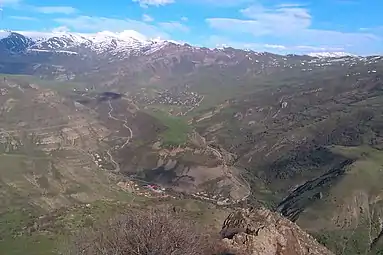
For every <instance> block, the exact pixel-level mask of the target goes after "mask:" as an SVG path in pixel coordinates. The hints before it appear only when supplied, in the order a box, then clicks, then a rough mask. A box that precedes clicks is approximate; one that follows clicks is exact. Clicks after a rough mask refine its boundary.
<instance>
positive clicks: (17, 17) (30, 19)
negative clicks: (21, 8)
mask: <svg viewBox="0 0 383 255" xmlns="http://www.w3.org/2000/svg"><path fill="white" fill-rule="evenodd" d="M10 18H11V19H17V20H25V21H36V20H37V19H36V18H34V17H29V16H10Z"/></svg>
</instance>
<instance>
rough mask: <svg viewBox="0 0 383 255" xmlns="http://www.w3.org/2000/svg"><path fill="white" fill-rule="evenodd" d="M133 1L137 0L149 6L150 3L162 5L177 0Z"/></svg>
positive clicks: (142, 5)
mask: <svg viewBox="0 0 383 255" xmlns="http://www.w3.org/2000/svg"><path fill="white" fill-rule="evenodd" d="M133 2H137V3H139V4H140V6H141V7H144V8H147V7H148V6H150V5H153V6H157V7H158V6H161V5H167V4H172V3H174V2H175V1H174V0H133Z"/></svg>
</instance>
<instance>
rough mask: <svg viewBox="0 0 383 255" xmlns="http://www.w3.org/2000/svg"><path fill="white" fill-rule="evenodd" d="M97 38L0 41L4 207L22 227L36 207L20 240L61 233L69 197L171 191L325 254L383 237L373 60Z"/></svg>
mask: <svg viewBox="0 0 383 255" xmlns="http://www.w3.org/2000/svg"><path fill="white" fill-rule="evenodd" d="M53 40H59V41H62V42H63V43H62V44H61V46H57V47H58V48H52V47H53V46H52V45H56V44H54V43H52V42H53ZM64 42H65V43H64ZM104 43H105V45H109V46H108V47H106V48H102V49H101V48H99V47H98V46H97V45H95V44H94V43H93V42H92V41H89V40H88V39H86V40H85V39H84V38H77V37H75V35H73V36H70V35H65V34H63V35H60V36H57V37H56V38H47V39H46V40H41V41H38V42H36V41H33V40H32V39H30V40H29V39H26V38H25V37H24V36H23V35H21V34H16V33H12V34H11V35H10V36H8V37H6V38H4V39H0V56H1V59H0V72H1V73H3V74H2V75H1V77H0V150H1V151H0V159H1V166H0V170H1V171H0V185H1V193H0V201H1V206H0V213H1V214H2V215H6V217H10V218H13V217H19V216H18V215H17V214H15V212H18V211H19V210H20V208H24V209H23V211H22V214H23V215H22V216H20V218H21V220H20V222H19V223H20V225H17V226H15V227H14V228H13V226H10V227H11V228H12V231H16V232H17V233H22V234H19V235H20V236H19V237H18V238H20V240H23V238H27V237H26V236H28V235H27V234H26V231H27V229H31V228H30V227H26V228H23V226H22V225H23V224H24V220H25V221H27V222H28V224H32V225H33V222H38V221H39V217H40V216H41V215H54V216H52V217H53V218H52V221H50V220H49V224H48V225H49V230H47V232H48V233H49V234H48V235H45V234H44V228H39V230H36V231H35V232H36V233H33V234H32V235H31V236H32V237H31V238H42V239H40V240H41V242H45V241H47V240H46V239H49V238H47V237H52V235H53V234H52V233H54V235H53V236H55V237H54V238H53V239H55V242H56V241H60V240H59V239H60V238H61V236H60V235H61V234H63V235H64V233H56V232H57V229H56V226H52V224H53V225H54V224H56V223H53V222H54V221H57V222H59V223H60V222H62V221H63V220H65V221H68V222H71V224H72V223H73V222H77V220H78V219H77V218H76V217H77V216H76V215H74V216H73V217H72V216H71V214H72V210H79V211H81V212H79V213H80V214H82V213H83V212H84V211H86V212H87V213H89V214H88V215H92V217H95V218H98V217H99V216H97V215H95V214H97V213H96V212H88V210H87V208H88V206H89V207H92V208H93V206H94V207H97V208H99V207H101V208H103V209H101V211H103V212H102V213H101V212H100V215H103V214H109V211H111V213H112V212H116V211H119V210H124V209H123V208H122V207H124V206H133V207H145V208H146V207H147V206H149V207H150V206H152V205H154V204H156V203H159V204H166V205H170V206H173V205H177V204H179V203H182V204H184V206H186V207H187V208H189V209H190V208H191V209H190V210H191V211H192V212H190V214H192V215H193V217H196V218H197V219H199V216H201V218H204V217H208V218H209V216H208V215H209V214H214V213H216V214H217V215H220V217H221V218H222V215H223V214H225V213H227V212H228V210H229V209H232V208H237V207H266V208H268V209H270V210H273V211H275V212H277V213H279V214H281V215H283V216H284V217H286V218H287V219H288V220H291V221H293V222H295V223H296V224H298V225H299V226H300V227H301V228H302V229H303V230H305V231H307V232H308V233H310V234H312V235H313V236H314V237H315V238H316V239H317V240H318V241H319V242H320V243H321V244H323V245H325V246H326V247H327V248H329V249H330V250H331V251H332V252H334V253H335V254H351V255H352V254H371V255H373V254H379V251H380V250H381V249H383V246H382V245H383V241H382V240H383V239H382V234H381V233H382V231H383V228H382V226H381V218H382V217H383V215H382V212H383V206H382V203H381V191H382V188H383V187H382V184H381V181H380V179H381V178H382V176H383V175H382V174H383V172H382V169H383V164H382V160H381V158H382V156H383V154H382V153H383V152H382V149H383V147H382V146H383V133H382V128H383V112H382V111H383V110H382V109H383V57H381V56H369V57H358V56H338V57H324V58H322V57H316V56H298V55H276V54H272V53H267V52H262V53H260V52H253V51H244V50H237V49H233V48H223V49H208V48H199V47H193V46H190V45H186V44H185V45H182V44H176V43H172V42H166V41H164V42H161V43H149V42H135V43H133V44H131V45H125V43H127V42H119V43H123V44H117V45H118V46H116V45H115V44H108V43H109V41H108V40H106V41H105V42H104ZM15 45H16V46H17V48H15ZM113 45H114V46H113ZM10 46H12V47H10ZM123 46H124V47H123ZM125 46H126V47H125ZM68 52H70V53H68ZM196 207H197V209H196ZM189 209H188V210H189ZM188 210H186V211H184V213H185V214H188V213H189V211H188ZM206 213H207V214H208V215H206ZM74 214H75V213H74ZM39 215H40V216H39ZM189 216H190V215H189ZM4 217H5V216H4ZM25 217H26V218H25ZM44 217H50V216H44ZM68 217H69V218H68ZM79 217H80V216H79ZM81 217H85V216H81ZM100 217H101V216H100ZM85 218H86V217H85ZM53 219H54V220H53ZM83 220H84V219H83V218H82V219H81V220H80V221H83ZM210 220H212V219H210ZM6 221H7V222H8V220H6ZM92 222H93V221H92ZM77 223H78V222H77ZM77 223H76V224H77ZM83 223H84V222H82V223H81V224H83ZM36 224H37V223H36ZM73 224H75V223H73ZM81 224H80V223H79V226H83V225H81ZM214 224H217V222H214ZM28 226H29V225H28ZM6 227H7V228H6V229H4V230H3V229H2V228H0V239H1V240H2V241H0V248H2V247H6V245H8V244H9V243H11V244H12V243H13V242H16V241H15V236H18V234H14V235H8V234H7V233H10V232H12V231H9V230H8V226H7V225H6ZM76 227H78V226H76ZM76 227H75V226H73V229H75V228H76ZM215 227H216V228H218V227H217V226H215ZM73 229H67V230H65V231H69V232H70V231H72V230H73ZM28 231H29V230H28ZM65 231H64V232H65ZM29 234H31V233H29ZM51 234H52V235H51ZM67 234H68V232H66V233H65V235H67ZM58 237H59V238H58ZM11 240H12V241H11ZM30 240H32V239H30ZM32 243H33V242H32ZM47 243H48V244H47V246H50V245H54V246H56V245H57V244H56V243H55V244H52V243H51V242H49V241H47ZM31 245H32V246H33V244H31ZM47 250H51V248H49V249H47ZM21 252H22V251H21ZM14 254H19V253H14ZM20 254H21V253H20ZM32 254H34V253H32ZM35 254H39V253H35ZM47 254H49V253H47Z"/></svg>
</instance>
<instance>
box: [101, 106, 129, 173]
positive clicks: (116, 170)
mask: <svg viewBox="0 0 383 255" xmlns="http://www.w3.org/2000/svg"><path fill="white" fill-rule="evenodd" d="M108 105H109V112H108V116H109V118H111V119H113V120H117V121H121V122H123V126H124V128H126V129H128V130H129V132H130V136H129V137H120V138H126V141H125V143H124V144H123V145H122V146H121V149H123V148H124V147H125V146H127V145H128V144H129V142H130V141H131V140H132V139H133V130H132V129H131V128H130V127H129V126H128V125H127V124H128V120H127V119H125V120H121V119H118V118H116V117H114V116H113V115H112V113H113V111H114V108H113V106H112V102H111V101H110V100H109V101H108ZM112 149H113V148H110V149H109V150H108V151H107V152H106V153H107V154H108V156H109V158H110V161H111V162H112V163H113V165H114V166H115V170H114V171H115V172H120V165H119V164H118V163H117V162H116V161H115V160H114V158H113V156H112V153H111V151H112Z"/></svg>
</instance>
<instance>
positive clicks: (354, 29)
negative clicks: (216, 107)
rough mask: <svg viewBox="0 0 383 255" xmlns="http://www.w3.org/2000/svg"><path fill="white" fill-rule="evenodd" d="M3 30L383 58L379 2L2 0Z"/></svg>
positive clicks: (381, 6) (381, 2)
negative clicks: (109, 34)
mask: <svg viewBox="0 0 383 255" xmlns="http://www.w3.org/2000/svg"><path fill="white" fill-rule="evenodd" d="M0 6H2V10H3V11H2V12H3V13H2V18H1V20H0V29H6V30H13V31H33V32H51V31H68V32H80V33H96V32H102V31H110V32H124V31H125V33H126V34H132V35H133V36H135V37H140V38H147V39H151V38H160V39H167V40H174V41H178V42H185V43H188V44H191V45H196V46H205V47H211V48H213V47H225V46H226V47H229V46H231V47H234V48H243V49H252V50H255V51H269V52H275V53H281V54H286V53H297V54H305V53H311V52H347V53H353V54H358V55H374V54H383V16H382V15H381V12H382V10H383V0H109V1H104V0H97V1H91V0H65V1H64V0H55V1H52V0H0Z"/></svg>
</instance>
